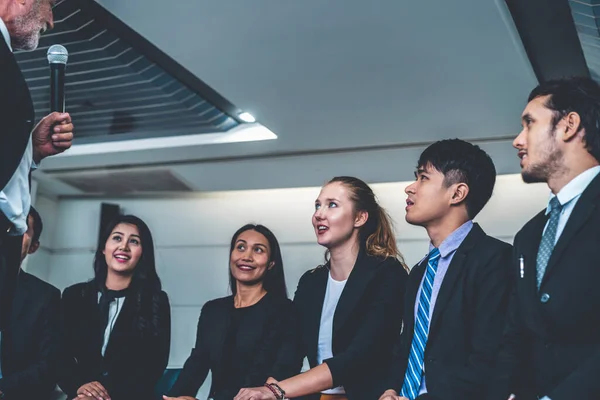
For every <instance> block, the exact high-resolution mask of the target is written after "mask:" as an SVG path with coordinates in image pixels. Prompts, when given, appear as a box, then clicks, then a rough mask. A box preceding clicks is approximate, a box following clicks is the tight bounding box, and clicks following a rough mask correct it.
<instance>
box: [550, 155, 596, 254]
mask: <svg viewBox="0 0 600 400" xmlns="http://www.w3.org/2000/svg"><path fill="white" fill-rule="evenodd" d="M598 173H600V165H598V166H595V167H592V168H590V169H588V170H586V171H584V172H582V173H581V174H579V175H577V176H576V177H575V178H573V179H572V180H571V182H569V183H567V184H566V185H565V186H564V187H563V188H562V189H561V190H560V192H558V194H557V195H556V197H558V201H559V202H560V204H562V206H563V207H562V210H561V211H560V217H559V218H558V227H557V228H556V238H555V241H554V244H556V242H558V238H560V235H561V233H562V232H563V230H564V229H565V225H567V221H568V220H569V217H570V216H571V213H572V212H573V209H574V208H575V205H576V204H577V201H578V200H579V198H580V197H581V194H582V193H583V191H584V190H585V189H586V188H587V187H588V186H589V184H590V183H591V182H592V181H593V180H594V178H595V177H596V175H598ZM553 197H555V196H554V195H553V194H552V195H550V200H552V198H553ZM550 211H551V210H550V201H548V206H547V207H546V215H548V214H549V213H550ZM548 222H550V219H548ZM548 222H546V226H545V227H544V231H546V227H547V226H548Z"/></svg>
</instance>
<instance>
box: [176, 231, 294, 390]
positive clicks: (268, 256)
mask: <svg viewBox="0 0 600 400" xmlns="http://www.w3.org/2000/svg"><path fill="white" fill-rule="evenodd" d="M229 282H230V288H231V291H232V293H233V295H232V296H228V297H223V298H220V299H216V300H212V301H209V302H208V303H206V304H205V305H204V307H203V308H202V312H201V314H200V319H199V321H198V332H197V335H196V346H195V347H194V349H193V350H192V353H191V355H190V357H189V358H188V360H187V361H186V363H185V365H184V367H183V371H182V372H181V375H180V376H179V379H178V380H177V382H176V383H175V385H174V386H173V388H172V389H171V391H170V393H169V396H172V397H167V396H165V399H194V398H195V396H196V393H197V392H198V389H199V388H200V386H201V385H202V383H203V382H204V380H205V379H206V376H207V374H208V371H209V370H210V371H211V372H212V386H211V389H210V397H211V398H212V399H214V400H231V399H233V397H234V396H235V395H236V393H238V391H239V390H240V388H242V387H245V386H257V385H258V386H261V385H263V384H264V383H265V382H266V380H267V378H269V377H273V378H275V379H286V378H288V377H290V376H292V375H295V374H297V373H298V372H299V371H300V368H301V365H302V355H301V351H300V349H299V342H298V339H299V338H298V336H297V329H296V318H295V315H294V313H293V310H292V302H291V301H290V300H289V299H288V298H287V291H286V286H285V277H284V273H283V260H282V258H281V251H280V249H279V242H278V241H277V238H276V237H275V235H274V234H273V232H271V231H270V230H269V229H268V228H266V227H265V226H263V225H253V224H249V225H245V226H243V227H241V228H240V229H238V231H237V232H236V233H235V234H234V235H233V237H232V239H231V246H230V251H229Z"/></svg>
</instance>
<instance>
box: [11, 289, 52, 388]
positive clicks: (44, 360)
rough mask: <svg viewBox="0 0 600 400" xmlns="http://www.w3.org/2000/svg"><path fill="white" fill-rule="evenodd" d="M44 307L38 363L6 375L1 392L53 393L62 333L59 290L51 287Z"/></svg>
mask: <svg viewBox="0 0 600 400" xmlns="http://www.w3.org/2000/svg"><path fill="white" fill-rule="evenodd" d="M41 300H42V301H44V307H43V309H42V312H41V315H42V318H43V321H42V324H41V331H40V332H38V335H39V338H40V341H39V343H38V347H37V349H36V350H35V352H36V353H37V354H38V359H37V362H35V363H33V364H31V365H30V366H29V367H28V368H26V369H24V370H22V371H19V372H17V373H14V374H10V375H5V376H3V377H2V379H0V391H2V392H3V393H4V394H6V395H7V396H8V397H9V398H11V397H13V396H19V397H21V396H26V393H28V392H29V390H32V389H40V388H45V390H46V392H51V391H52V389H53V388H54V386H55V385H56V371H57V368H56V367H57V365H56V361H57V355H58V341H59V336H60V333H59V332H60V292H59V291H58V289H55V288H52V290H49V291H48V295H47V296H45V297H44V298H43V299H41Z"/></svg>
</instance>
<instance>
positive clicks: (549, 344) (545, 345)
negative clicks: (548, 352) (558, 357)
mask: <svg viewBox="0 0 600 400" xmlns="http://www.w3.org/2000/svg"><path fill="white" fill-rule="evenodd" d="M544 347H545V348H546V349H549V348H550V347H552V343H545V344H544Z"/></svg>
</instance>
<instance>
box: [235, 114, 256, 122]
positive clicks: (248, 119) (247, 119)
mask: <svg viewBox="0 0 600 400" xmlns="http://www.w3.org/2000/svg"><path fill="white" fill-rule="evenodd" d="M238 117H240V119H241V120H242V121H244V122H248V123H252V122H256V118H254V116H253V115H252V114H250V113H249V112H242V113H239V114H238Z"/></svg>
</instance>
